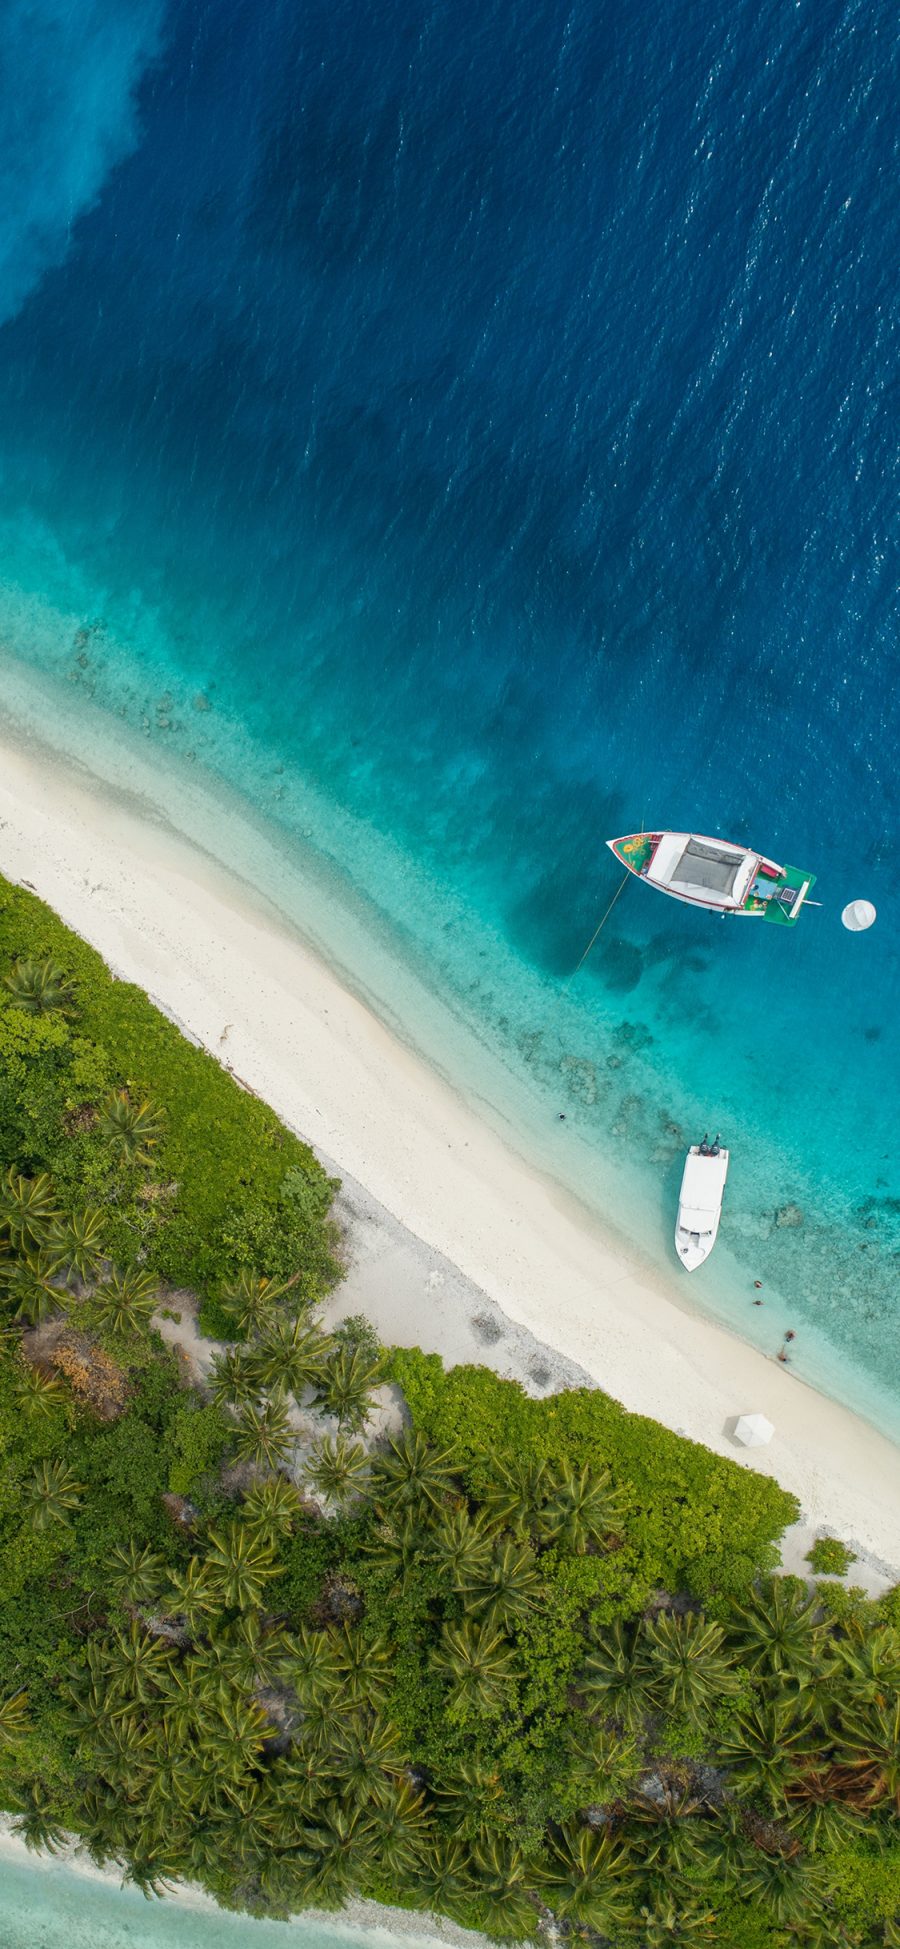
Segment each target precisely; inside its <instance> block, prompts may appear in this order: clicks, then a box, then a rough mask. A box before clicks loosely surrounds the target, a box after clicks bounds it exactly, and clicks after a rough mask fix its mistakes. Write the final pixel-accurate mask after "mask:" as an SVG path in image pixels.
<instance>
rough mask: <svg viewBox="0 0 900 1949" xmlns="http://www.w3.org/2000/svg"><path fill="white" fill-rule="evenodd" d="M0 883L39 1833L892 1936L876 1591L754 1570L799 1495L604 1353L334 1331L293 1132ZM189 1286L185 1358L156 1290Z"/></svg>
mask: <svg viewBox="0 0 900 1949" xmlns="http://www.w3.org/2000/svg"><path fill="white" fill-rule="evenodd" d="M4 899H5V904H4V906H3V910H2V912H0V971H5V972H6V973H8V974H9V976H10V979H9V980H8V981H3V982H2V985H0V1328H2V1338H0V1805H2V1806H3V1807H5V1808H6V1809H7V1810H8V1811H9V1812H10V1813H12V1814H13V1815H14V1817H15V1820H16V1825H17V1827H18V1831H19V1832H20V1833H21V1834H22V1835H23V1836H24V1837H25V1839H26V1840H27V1841H28V1843H29V1845H31V1846H33V1847H35V1848H54V1847H57V1846H58V1845H59V1844H60V1843H61V1841H62V1840H63V1838H64V1836H65V1835H66V1834H68V1833H71V1834H75V1835H77V1836H79V1837H80V1839H81V1841H82V1843H83V1844H84V1846H86V1847H87V1848H88V1849H89V1851H90V1853H91V1854H92V1856H93V1857H94V1858H95V1859H96V1860H98V1861H101V1862H106V1861H116V1862H121V1863H122V1864H123V1866H124V1867H125V1869H126V1871H127V1873H128V1874H129V1875H130V1876H131V1877H132V1879H134V1880H135V1881H136V1882H137V1883H138V1884H139V1885H140V1886H142V1887H143V1888H145V1889H146V1890H147V1892H153V1891H154V1890H160V1889H163V1888H164V1887H165V1886H166V1884H167V1882H168V1881H170V1880H171V1879H172V1878H176V1877H179V1876H186V1875H188V1876H192V1877H194V1878H198V1879H200V1880H202V1881H204V1882H205V1883H206V1885H207V1886H208V1887H209V1888H210V1889H211V1890H212V1891H213V1892H214V1893H215V1894H216V1896H217V1897H218V1898H219V1900H220V1901H222V1902H224V1903H226V1904H228V1905H231V1906H236V1907H243V1908H246V1909H248V1910H250V1911H251V1912H254V1913H270V1914H286V1913H290V1912H291V1911H292V1910H296V1909H299V1908H302V1907H306V1906H309V1905H316V1904H317V1905H321V1906H334V1905H336V1904H339V1903H340V1902H341V1901H342V1899H343V1898H344V1897H345V1896H346V1895H347V1894H349V1893H350V1892H352V1891H354V1890H356V1891H361V1892H363V1893H366V1894H369V1895H373V1896H375V1897H377V1898H379V1899H381V1900H386V1901H392V1902H400V1903H402V1904H404V1905H406V1906H409V1907H418V1908H434V1909H437V1910H440V1911H441V1912H443V1913H445V1914H448V1915H451V1916H453V1917H455V1918H456V1919H458V1920H460V1921H463V1922H465V1923H467V1924H470V1925H471V1926H473V1927H478V1928H481V1929H484V1930H486V1931H487V1932H488V1933H490V1934H492V1935H496V1936H498V1937H501V1938H509V1939H514V1940H526V1939H530V1938H532V1937H534V1936H535V1935H537V1934H539V1933H541V1932H542V1930H545V1928H546V1926H547V1922H548V1918H549V1917H550V1916H552V1917H554V1918H555V1919H556V1924H557V1926H558V1928H559V1929H560V1930H562V1932H563V1933H564V1934H565V1935H568V1936H572V1937H583V1936H586V1937H588V1938H589V1939H590V1940H591V1941H593V1942H595V1943H601V1944H602V1943H607V1942H608V1943H612V1944H617V1945H618V1944H628V1943H632V1942H633V1943H635V1944H638V1943H640V1944H648V1945H657V1944H659V1945H664V1944H670V1945H682V1944H684V1945H687V1944H690V1943H692V1942H695V1941H696V1942H698V1943H706V1942H718V1943H720V1944H722V1945H724V1946H725V1949H729V1945H730V1946H731V1949H787V1945H791V1944H795V1943H796V1944H804V1943H808V1944H810V1945H813V1944H821V1945H825V1944H829V1945H830V1944H847V1945H851V1944H860V1945H875V1944H887V1945H891V1944H894V1945H897V1944H898V1943H900V1841H898V1825H897V1823H898V1814H900V1600H898V1593H897V1592H893V1593H889V1594H888V1595H887V1596H886V1597H885V1598H883V1599H882V1600H881V1601H880V1602H879V1603H874V1604H873V1603H868V1602H867V1601H866V1600H865V1598H864V1597H863V1596H862V1594H861V1593H856V1594H854V1593H852V1592H848V1591H847V1590H846V1588H845V1586H844V1585H843V1584H830V1585H829V1584H827V1583H823V1584H821V1585H820V1586H819V1587H818V1588H815V1587H812V1588H808V1587H807V1586H806V1585H805V1584H803V1583H801V1582H799V1581H798V1580H795V1579H791V1578H784V1577H779V1576H778V1575H776V1574H774V1573H775V1571H776V1568H777V1561H778V1557H777V1547H776V1544H777V1538H778V1536H779V1534H780V1532H781V1530H782V1528H783V1527H784V1525H785V1524H786V1523H788V1522H790V1521H791V1520H792V1519H793V1517H794V1515H795V1514H796V1510H795V1506H794V1505H793V1503H792V1500H791V1498H790V1497H788V1496H786V1495H785V1494H784V1493H783V1492H782V1491H781V1490H780V1489H779V1488H778V1487H777V1485H776V1484H775V1483H774V1482H772V1481H771V1480H769V1479H768V1478H766V1477H764V1476H761V1475H758V1474H757V1473H756V1472H755V1471H752V1470H748V1469H745V1468H741V1467H738V1466H737V1465H735V1464H732V1463H730V1462H727V1461H725V1460H723V1459H721V1458H719V1457H716V1456H714V1455H711V1454H710V1453H708V1452H707V1451H706V1450H704V1449H702V1448H700V1447H698V1446H696V1445H695V1444H692V1443H689V1442H687V1441H684V1440H682V1439H681V1438H680V1437H678V1436H675V1435H673V1434H671V1433H669V1432H668V1431H666V1430H665V1429H662V1428H660V1427H658V1426H657V1425H656V1424H654V1423H652V1422H648V1421H645V1420H642V1419H641V1418H640V1417H636V1416H631V1415H627V1414H626V1413H625V1412H624V1410H622V1409H621V1408H620V1407H619V1406H618V1405H617V1404H616V1403H615V1402H613V1401H611V1400H609V1399H608V1398H607V1397H606V1396H604V1395H603V1394H601V1393H600V1392H599V1391H594V1390H586V1389H584V1390H575V1391H573V1392H571V1393H567V1394H562V1395H558V1396H556V1397H553V1398H550V1399H545V1400H540V1401H537V1400H532V1399H529V1398H528V1397H526V1396H525V1394H524V1393H523V1392H522V1391H521V1389H519V1388H518V1387H517V1386H516V1385H514V1384H513V1383H509V1382H504V1381H501V1380H499V1379H498V1378H497V1377H496V1376H495V1375H493V1374H491V1373H489V1372H487V1371H485V1370H484V1369H479V1368H462V1369H457V1370H455V1371H454V1372H452V1373H445V1371H444V1370H443V1368H442V1366H441V1363H440V1361H438V1360H437V1359H436V1358H435V1357H433V1356H429V1357H426V1356H423V1355H422V1354H419V1353H417V1352H396V1351H395V1352H394V1353H393V1355H391V1356H390V1360H389V1363H388V1362H387V1361H386V1359H385V1357H384V1356H383V1355H381V1354H380V1352H379V1350H378V1349H377V1347H376V1346H374V1345H373V1340H372V1335H371V1333H366V1331H365V1328H364V1325H363V1323H361V1322H358V1321H354V1322H349V1323H347V1325H346V1326H345V1328H343V1329H339V1330H338V1331H337V1332H336V1333H335V1334H334V1336H332V1337H328V1336H326V1335H325V1334H323V1333H322V1332H321V1330H320V1329H319V1328H318V1326H317V1325H316V1320H315V1305H316V1302H317V1300H318V1299H319V1297H320V1296H321V1294H322V1292H323V1291H324V1289H325V1287H326V1286H327V1285H328V1283H329V1282H330V1281H331V1280H333V1279H334V1277H335V1276H336V1270H337V1268H336V1262H335V1259H334V1252H333V1240H332V1237H331V1234H330V1231H329V1219H328V1205H329V1200H330V1196H331V1191H332V1186H331V1185H330V1184H329V1183H328V1180H326V1179H325V1178H324V1177H323V1175H322V1173H321V1172H320V1171H319V1170H318V1167H317V1165H316V1164H315V1161H314V1159H313V1158H312V1157H311V1155H310V1153H309V1152H308V1151H305V1150H304V1148H303V1147H302V1146H301V1145H299V1144H297V1143H296V1142H295V1140H294V1139H292V1138H290V1137H289V1136H288V1135H287V1133H285V1132H283V1131H281V1130H280V1129H279V1126H278V1125H277V1123H276V1122H275V1120H274V1118H272V1117H271V1116H270V1114H269V1113H268V1112H267V1111H266V1110H265V1109H264V1107H263V1106H262V1105H260V1104H258V1103H256V1102H255V1100H254V1099H253V1098H251V1097H249V1096H247V1095H246V1094H244V1093H242V1092H241V1091H240V1090H239V1089H238V1088H237V1086H236V1085H235V1084H234V1083H233V1082H232V1081H231V1080H230V1079H229V1078H228V1077H227V1076H225V1075H223V1073H222V1072H221V1071H220V1070H219V1069H218V1068H217V1067H216V1066H215V1065H214V1064H212V1063H211V1062H209V1061H208V1059H207V1058H205V1057H204V1056H203V1054H202V1052H201V1051H198V1050H196V1049H193V1048H191V1046H190V1045H189V1044H188V1043H186V1042H185V1041H184V1039H183V1038H182V1037H181V1036H179V1034H178V1033H177V1031H176V1030H175V1029H173V1028H172V1027H171V1025H169V1024H168V1023H166V1022H165V1021H164V1020H163V1019H162V1018H161V1017H160V1016H159V1015H158V1014H157V1013H156V1011H154V1010H153V1009H152V1008H151V1007H150V1005H149V1003H148V1002H147V1001H146V998H145V997H143V996H141V995H140V994H138V993H137V992H136V991H134V990H131V989H128V988H126V987H125V986H124V985H123V984H119V983H116V982H114V981H113V980H112V978H111V977H110V976H109V975H108V973H107V972H106V971H105V970H104V969H103V968H102V966H101V964H100V963H99V962H98V961H97V958H96V957H95V956H93V955H91V954H90V951H89V950H88V949H87V948H85V947H84V946H83V944H82V943H79V942H77V941H76V940H75V939H74V937H72V936H70V935H68V934H67V933H66V931H65V930H64V929H63V928H61V927H60V926H59V923H57V922H55V921H54V920H53V919H52V917H51V916H49V915H47V913H46V910H44V909H42V908H41V907H40V906H39V904H38V903H37V902H35V901H31V900H29V899H28V897H27V896H26V895H23V894H21V893H18V892H13V891H12V890H8V891H7V893H6V895H5V896H4ZM190 1286H192V1287H193V1288H194V1289H196V1290H197V1291H198V1292H199V1293H200V1294H201V1295H202V1297H203V1301H204V1307H205V1314H204V1317H205V1319H206V1321H207V1324H209V1325H210V1326H212V1327H213V1328H215V1330H216V1336H217V1338H219V1340H220V1341H221V1345H220V1346H219V1348H218V1350H217V1353H216V1356H215V1360H214V1363H213V1367H212V1372H211V1374H210V1376H209V1380H208V1383H207V1384H206V1385H204V1386H203V1387H202V1388H201V1387H195V1386H192V1385H191V1384H190V1380H189V1377H188V1376H186V1375H185V1374H184V1373H183V1372H182V1371H181V1370H180V1368H179V1366H178V1363H177V1361H176V1359H175V1357H174V1356H173V1355H172V1354H171V1353H169V1352H167V1351H166V1349H165V1348H164V1347H163V1345H162V1343H161V1341H160V1339H159V1337H158V1334H157V1333H156V1332H155V1331H154V1327H153V1324H152V1322H153V1318H154V1315H155V1316H156V1318H157V1319H158V1318H159V1317H160V1315H161V1312H162V1311H165V1310H168V1311H170V1312H171V1311H172V1310H176V1311H177V1308H178V1304H179V1301H178V1294H177V1291H175V1290H173V1289H177V1288H184V1287H190ZM388 1375H389V1377H390V1379H391V1381H392V1382H393V1384H394V1385H393V1389H392V1390H391V1393H390V1396H386V1395H385V1394H384V1393H383V1392H382V1393H381V1394H380V1395H378V1396H377V1402H378V1405H379V1413H380V1414H381V1416H382V1419H381V1421H380V1422H377V1421H376V1416H375V1407H376V1395H375V1390H376V1389H377V1388H378V1386H379V1384H380V1383H381V1382H382V1381H383V1380H384V1379H385V1377H386V1376H388ZM398 1396H399V1397H401V1398H402V1402H403V1403H404V1405H405V1411H404V1412H403V1413H402V1414H400V1415H398V1414H397V1413H396V1412H394V1415H393V1419H390V1418H389V1419H388V1420H387V1421H385V1420H384V1408H385V1403H386V1401H387V1400H388V1399H390V1401H391V1402H392V1403H393V1404H394V1406H395V1407H396V1400H397V1397H398ZM376 1426H379V1427H380V1428H381V1432H380V1433H376V1432H375V1430H376ZM833 1554H834V1553H833V1552H832V1555H833Z"/></svg>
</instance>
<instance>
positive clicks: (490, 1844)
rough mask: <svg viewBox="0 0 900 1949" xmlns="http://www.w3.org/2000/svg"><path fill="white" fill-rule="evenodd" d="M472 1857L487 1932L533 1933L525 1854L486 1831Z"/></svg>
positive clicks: (532, 1916)
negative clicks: (486, 1833)
mask: <svg viewBox="0 0 900 1949" xmlns="http://www.w3.org/2000/svg"><path fill="white" fill-rule="evenodd" d="M472 1861H473V1863H474V1866H475V1868H476V1870H477V1876H478V1884H477V1885H478V1896H479V1906H480V1909H481V1912H482V1916H483V1919H484V1923H485V1926H486V1928H487V1930H488V1932H489V1933H490V1934H491V1935H525V1936H533V1935H534V1934H535V1932H536V1929H537V1915H536V1912H535V1908H534V1904H533V1902H532V1901H531V1900H530V1899H529V1896H528V1880H529V1869H528V1863H527V1862H526V1860H525V1856H524V1855H523V1854H521V1853H520V1851H519V1849H518V1848H516V1847H513V1846H512V1845H511V1844H510V1843H509V1842H508V1841H505V1840H501V1839H500V1837H499V1836H498V1835H496V1834H494V1835H485V1836H484V1838H483V1839H482V1840H481V1841H480V1842H477V1843H476V1845H475V1847H474V1848H473V1850H472Z"/></svg>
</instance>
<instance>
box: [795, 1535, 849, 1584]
mask: <svg viewBox="0 0 900 1949" xmlns="http://www.w3.org/2000/svg"><path fill="white" fill-rule="evenodd" d="M806 1561H807V1563H808V1564H809V1566H810V1569H811V1570H812V1571H813V1574H814V1575H815V1576H816V1577H845V1576H846V1574H847V1571H848V1570H849V1568H850V1565H851V1563H855V1562H856V1552H855V1551H854V1550H851V1549H850V1546H849V1544H847V1543H841V1542H840V1540H839V1538H838V1537H836V1536H817V1537H816V1540H815V1542H814V1544H813V1546H812V1549H811V1550H807V1552H806Z"/></svg>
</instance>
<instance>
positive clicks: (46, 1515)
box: [25, 1461, 84, 1530]
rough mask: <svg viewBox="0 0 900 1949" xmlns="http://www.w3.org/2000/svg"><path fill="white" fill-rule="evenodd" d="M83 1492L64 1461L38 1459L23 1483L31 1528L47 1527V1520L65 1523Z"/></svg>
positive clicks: (73, 1473) (73, 1472)
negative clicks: (39, 1460) (41, 1460)
mask: <svg viewBox="0 0 900 1949" xmlns="http://www.w3.org/2000/svg"><path fill="white" fill-rule="evenodd" d="M83 1493H84V1483H83V1482H79V1481H78V1479H77V1477H76V1475H75V1471H74V1469H70V1468H69V1466H68V1464H67V1463H66V1462H48V1461H43V1462H38V1464H37V1467H36V1468H35V1469H34V1470H33V1472H32V1474H31V1476H30V1478H29V1480H28V1482H27V1483H26V1485H25V1501H26V1508H27V1514H28V1521H29V1523H30V1524H31V1527H32V1529H38V1530H40V1529H47V1528H48V1527H49V1525H50V1524H51V1523H67V1522H68V1520H69V1516H70V1513H71V1511H72V1510H73V1509H77V1508H78V1506H79V1504H80V1502H81V1498H82V1495H83Z"/></svg>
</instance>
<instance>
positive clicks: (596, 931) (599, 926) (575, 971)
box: [563, 873, 631, 995]
mask: <svg viewBox="0 0 900 1949" xmlns="http://www.w3.org/2000/svg"><path fill="white" fill-rule="evenodd" d="M630 879H631V874H630V873H626V874H625V878H624V879H623V880H620V882H619V885H618V886H617V887H616V890H615V893H614V894H613V897H612V899H611V901H610V903H609V906H608V907H607V909H606V912H605V914H604V915H603V918H602V920H600V921H598V923H597V926H596V927H595V928H594V932H593V934H592V935H591V938H590V940H589V941H588V944H587V947H586V948H585V950H584V953H583V955H582V957H581V960H580V961H579V963H578V967H577V968H573V969H572V973H571V974H570V976H569V979H568V981H567V982H566V985H565V987H564V989H563V994H564V995H565V994H568V991H569V989H570V988H571V986H572V983H573V981H574V980H575V976H576V975H577V974H578V973H579V971H580V969H581V968H583V967H584V964H585V962H586V960H587V958H588V955H589V954H590V951H591V948H592V947H593V945H594V942H595V941H596V939H597V936H598V934H600V933H601V932H602V930H603V928H604V927H605V926H606V923H607V921H608V919H609V916H610V914H611V913H612V910H613V908H614V906H615V904H616V901H617V900H618V898H619V894H620V893H621V891H622V888H623V886H624V885H625V881H626V880H630Z"/></svg>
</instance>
